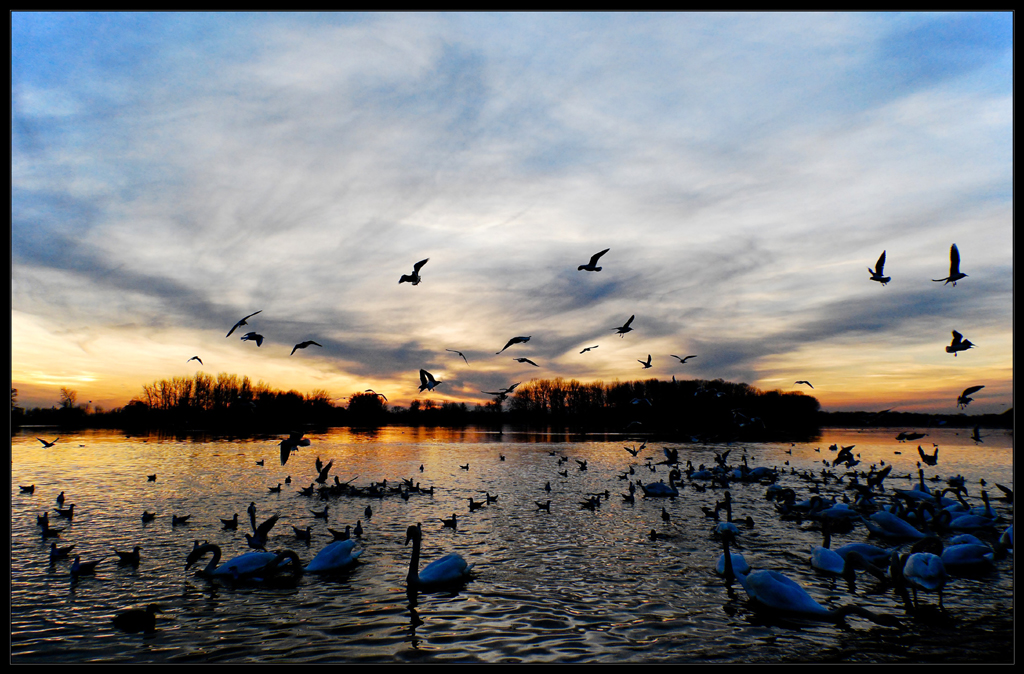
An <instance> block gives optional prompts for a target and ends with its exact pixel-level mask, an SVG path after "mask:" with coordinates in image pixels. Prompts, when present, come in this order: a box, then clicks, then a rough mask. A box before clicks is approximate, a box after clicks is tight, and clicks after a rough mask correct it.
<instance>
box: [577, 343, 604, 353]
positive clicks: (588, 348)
mask: <svg viewBox="0 0 1024 674" xmlns="http://www.w3.org/2000/svg"><path fill="white" fill-rule="evenodd" d="M599 346H601V345H600V344H595V345H594V346H588V347H587V348H585V349H583V350H582V351H580V353H586V352H587V351H590V350H591V349H596V348H597V347H599Z"/></svg>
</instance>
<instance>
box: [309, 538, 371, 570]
mask: <svg viewBox="0 0 1024 674" xmlns="http://www.w3.org/2000/svg"><path fill="white" fill-rule="evenodd" d="M355 545H356V542H355V541H354V540H351V539H348V540H344V541H334V542H333V543H329V544H328V545H326V546H325V547H324V549H323V550H321V551H320V552H318V553H317V555H316V557H314V558H313V560H312V561H311V562H310V563H309V564H307V565H306V571H308V572H310V573H326V572H329V571H340V570H341V569H344V568H345V567H348V566H351V565H352V564H354V563H355V561H356V559H357V558H358V557H359V555H361V554H363V551H362V550H356V551H355V552H352V548H354V547H355Z"/></svg>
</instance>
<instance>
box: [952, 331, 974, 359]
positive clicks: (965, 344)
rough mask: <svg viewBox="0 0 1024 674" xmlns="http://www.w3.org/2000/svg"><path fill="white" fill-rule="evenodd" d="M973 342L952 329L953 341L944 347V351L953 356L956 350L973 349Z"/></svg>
mask: <svg viewBox="0 0 1024 674" xmlns="http://www.w3.org/2000/svg"><path fill="white" fill-rule="evenodd" d="M973 348H974V344H973V343H972V342H971V340H969V339H964V336H963V335H961V334H960V333H959V332H957V331H956V330H954V331H953V342H952V343H951V344H950V345H949V346H947V347H946V353H951V354H953V355H954V356H955V355H956V352H957V351H966V350H967V349H973Z"/></svg>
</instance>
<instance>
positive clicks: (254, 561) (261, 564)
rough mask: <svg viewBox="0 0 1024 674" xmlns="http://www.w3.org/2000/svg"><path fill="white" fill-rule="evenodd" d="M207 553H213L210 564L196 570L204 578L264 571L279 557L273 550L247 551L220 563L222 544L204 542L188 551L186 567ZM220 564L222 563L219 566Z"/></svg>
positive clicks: (238, 575) (236, 576)
mask: <svg viewBox="0 0 1024 674" xmlns="http://www.w3.org/2000/svg"><path fill="white" fill-rule="evenodd" d="M207 553H211V554H212V558H211V559H210V562H209V564H207V565H206V568H205V569H200V570H199V571H197V572H196V575H198V576H202V577H204V578H236V579H237V578H242V577H245V576H247V575H251V574H254V573H256V572H260V571H264V570H265V567H266V566H267V564H268V563H270V562H272V561H274V560H275V559H277V557H278V555H276V554H274V553H273V552H247V553H245V554H242V555H239V556H237V557H234V558H232V559H230V560H228V561H227V562H225V563H224V564H220V558H221V550H220V546H219V545H217V544H216V543H204V544H202V545H196V546H195V547H193V548H192V551H191V552H189V553H188V557H187V558H186V559H185V568H186V569H189V568H191V567H192V565H193V564H195V563H196V562H198V561H199V560H200V559H202V558H203V557H205V556H206V555H207ZM292 554H294V553H292ZM218 564H220V565H219V566H218Z"/></svg>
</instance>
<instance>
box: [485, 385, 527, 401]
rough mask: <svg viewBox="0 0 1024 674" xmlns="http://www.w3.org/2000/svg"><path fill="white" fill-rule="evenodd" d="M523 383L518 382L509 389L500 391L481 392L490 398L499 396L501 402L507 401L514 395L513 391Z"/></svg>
mask: <svg viewBox="0 0 1024 674" xmlns="http://www.w3.org/2000/svg"><path fill="white" fill-rule="evenodd" d="M522 383H523V382H521V381H520V382H516V383H515V384H512V385H511V386H509V387H508V388H503V389H501V390H500V391H480V393H486V394H487V395H489V396H499V397H500V398H501V400H505V399H506V398H508V394H509V393H512V391H515V390H516V387H517V386H519V385H520V384H522Z"/></svg>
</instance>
